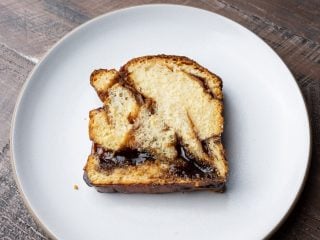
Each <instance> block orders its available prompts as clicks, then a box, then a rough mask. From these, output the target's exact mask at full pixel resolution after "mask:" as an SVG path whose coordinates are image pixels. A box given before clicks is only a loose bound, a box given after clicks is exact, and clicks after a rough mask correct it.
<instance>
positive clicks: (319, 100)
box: [0, 0, 320, 239]
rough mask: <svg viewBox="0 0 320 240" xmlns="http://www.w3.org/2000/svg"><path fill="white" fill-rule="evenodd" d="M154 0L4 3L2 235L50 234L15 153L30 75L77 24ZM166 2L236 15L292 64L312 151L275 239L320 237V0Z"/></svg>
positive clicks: (0, 44)
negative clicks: (17, 174) (13, 130)
mask: <svg viewBox="0 0 320 240" xmlns="http://www.w3.org/2000/svg"><path fill="white" fill-rule="evenodd" d="M153 2H159V1H149V0H135V1H130V0H125V1H102V0H93V1H85V0H81V1H77V0H66V1H63V0H25V1H23V0H1V2H0V150H1V152H0V239H48V237H47V234H46V233H45V231H44V230H43V229H41V227H40V226H38V225H37V223H36V222H35V220H34V219H33V218H32V216H31V215H30V214H29V212H28V210H27V209H26V207H25V205H24V204H23V202H22V200H21V197H20V195H19V193H18V190H17V186H16V183H15V181H14V179H13V172H12V168H11V163H10V155H9V149H10V144H9V131H10V122H11V117H12V112H13V108H14V105H15V102H16V98H17V95H18V93H19V91H20V89H21V86H22V84H23V82H24V81H25V80H26V78H27V76H28V74H29V73H30V71H31V70H32V69H33V68H34V66H35V65H36V64H37V62H39V59H40V58H41V57H42V56H43V55H44V54H45V53H46V52H47V51H48V49H49V48H50V47H51V46H52V45H53V44H54V43H55V42H57V41H58V40H59V39H60V38H61V37H63V36H64V35H65V34H66V33H68V32H69V31H70V30H72V29H73V28H75V27H76V26H78V25H80V24H82V23H84V22H86V21H88V20H89V19H91V18H94V17H96V16H98V15H100V14H103V13H106V12H109V11H112V10H116V9H119V8H123V7H127V6H132V5H138V4H143V3H153ZM160 2H161V1H160ZM162 2H167V3H179V4H184V5H190V6H195V7H199V8H203V9H207V10H210V11H213V12H216V13H218V14H221V15H223V16H226V17H228V18H231V19H233V20H234V21H236V22H238V23H240V24H242V25H243V26H245V27H247V28H249V29H250V30H251V31H253V32H255V33H256V34H258V35H259V36H260V37H261V38H263V39H264V40H265V41H266V42H267V43H268V44H269V45H270V46H271V47H272V48H273V49H274V50H275V51H276V52H277V53H278V54H279V55H280V56H281V58H282V59H283V60H284V61H285V63H286V64H287V65H288V66H289V68H290V69H291V71H292V72H293V74H294V76H295V78H296V80H297V82H298V84H299V86H300V88H301V90H302V92H303V95H304V97H305V100H306V102H307V107H308V110H309V113H310V118H311V125H312V131H313V151H312V159H311V168H310V173H309V176H308V179H307V182H306V186H305V189H304V191H303V193H302V195H301V197H300V200H299V201H298V203H297V205H296V207H295V208H294V210H293V211H292V213H291V214H290V216H289V217H288V219H287V221H286V222H285V223H284V224H283V225H282V226H281V227H280V229H279V230H278V231H277V232H276V233H275V234H274V236H273V237H272V239H320V1H319V0H307V1H301V0H291V1H290V0H269V1H267V0H265V1H263V0H249V1H242V0H213V1H186V0H185V1H183V0H177V1H162ZM252 227H254V226H252Z"/></svg>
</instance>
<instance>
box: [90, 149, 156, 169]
mask: <svg viewBox="0 0 320 240" xmlns="http://www.w3.org/2000/svg"><path fill="white" fill-rule="evenodd" d="M94 150H95V153H96V154H97V155H98V156H99V161H100V162H99V165H100V167H101V168H102V169H105V170H111V169H113V168H115V167H122V166H136V165H140V164H142V163H144V162H145V161H146V160H153V157H152V156H151V155H150V154H149V153H148V152H140V151H138V150H136V149H122V150H120V151H118V152H112V151H107V150H105V149H104V148H103V147H101V146H98V145H95V147H94Z"/></svg>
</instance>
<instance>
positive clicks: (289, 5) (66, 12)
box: [0, 0, 320, 58]
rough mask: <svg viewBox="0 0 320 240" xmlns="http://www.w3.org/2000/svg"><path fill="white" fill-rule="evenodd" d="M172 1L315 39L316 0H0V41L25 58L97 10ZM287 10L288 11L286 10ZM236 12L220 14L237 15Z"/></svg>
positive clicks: (39, 53)
mask: <svg viewBox="0 0 320 240" xmlns="http://www.w3.org/2000/svg"><path fill="white" fill-rule="evenodd" d="M159 2H161V3H175V4H183V5H190V6H195V7H200V8H204V9H208V10H211V11H215V12H219V13H220V14H222V15H224V14H225V11H224V10H227V11H229V10H232V12H234V13H237V15H239V16H241V18H243V17H246V16H249V17H257V18H259V19H262V20H264V21H266V22H269V24H276V25H278V26H281V27H284V28H287V29H290V30H291V32H292V33H294V34H296V35H298V36H303V37H305V38H310V40H314V41H319V38H320V37H319V35H320V34H319V32H320V23H319V22H320V20H319V16H320V14H319V13H318V12H317V11H318V9H319V4H320V1H317V0H309V1H289V0H286V1H279V0H273V1H272V2H270V1H262V0H250V1H240V0H214V1H191V0H164V1H159V0H135V1H112V0H107V1H103V0H91V1H83V0H82V1H77V0H68V1H65V0H42V1H38V0H26V1H17V0H4V1H1V2H0V42H3V43H4V44H6V45H7V46H9V47H10V48H11V49H14V50H15V51H17V52H19V53H21V54H23V55H25V56H29V57H33V58H40V57H41V56H42V55H43V54H44V53H45V52H46V51H47V50H48V49H49V48H50V47H51V46H52V45H53V44H54V43H55V42H56V41H58V40H59V39H60V38H61V37H62V36H64V35H65V34H66V33H68V32H69V31H70V30H72V29H73V28H75V27H76V26H78V25H80V24H81V23H83V22H85V21H87V20H89V19H91V18H93V17H96V16H98V15H101V14H103V13H106V12H109V11H112V10H116V9H120V8H124V7H129V6H133V5H139V4H145V3H147V4H149V3H159ZM288 13H289V14H288ZM237 15H235V16H230V15H228V14H226V16H228V17H231V19H234V20H237Z"/></svg>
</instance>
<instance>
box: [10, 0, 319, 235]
mask: <svg viewBox="0 0 320 240" xmlns="http://www.w3.org/2000/svg"><path fill="white" fill-rule="evenodd" d="M157 7H168V8H177V7H178V8H181V9H183V8H185V9H187V8H188V9H193V10H196V11H203V12H206V13H210V14H213V15H216V16H217V17H219V18H222V19H223V20H224V21H228V22H232V23H233V24H234V25H237V26H238V27H239V28H241V29H242V30H245V31H246V32H247V33H248V34H251V35H254V36H255V37H256V38H257V39H259V40H260V41H261V42H263V43H264V45H265V47H267V48H268V49H269V50H271V51H272V52H273V54H275V55H276V56H277V57H278V59H279V60H280V62H281V63H282V64H283V67H285V68H286V69H287V70H288V73H289V75H290V76H291V78H292V80H293V82H294V85H295V87H296V88H297V90H298V94H299V95H300V98H301V99H302V102H303V108H304V111H305V115H306V117H307V125H308V126H307V130H308V132H307V133H306V134H308V135H309V136H308V145H309V149H308V159H307V162H306V168H305V170H304V176H303V179H302V181H301V183H300V186H299V188H298V191H297V193H296V194H295V196H294V199H293V201H292V203H291V204H290V206H289V207H288V209H287V211H286V213H285V214H284V215H283V216H282V217H281V218H280V219H279V220H278V222H277V223H276V224H275V225H274V227H273V229H272V230H271V231H270V232H269V233H268V234H267V235H266V236H264V237H263V239H268V238H269V237H271V236H272V234H273V233H275V232H276V231H277V230H278V229H279V228H280V227H281V225H282V224H283V223H284V222H285V221H286V219H287V218H288V216H289V215H290V213H291V212H292V210H293V209H294V207H295V206H296V204H297V202H298V200H299V198H300V196H301V193H302V192H303V189H304V187H305V184H306V180H307V177H308V175H309V170H310V163H311V153H312V145H313V144H312V128H311V120H310V116H309V111H308V108H307V105H306V100H305V98H304V96H303V94H302V91H301V89H300V87H299V85H298V82H297V80H296V78H295V77H294V75H293V74H292V72H291V70H290V69H289V67H288V66H287V64H286V63H285V62H284V61H283V60H282V58H281V57H280V56H279V54H278V53H277V52H276V51H275V50H273V48H272V47H271V46H270V45H269V44H267V43H266V41H264V40H263V39H262V38H261V37H260V36H259V35H257V34H256V33H254V32H252V31H251V30H250V29H248V28H247V27H245V26H243V25H241V24H240V23H238V22H236V21H234V20H232V19H230V18H228V17H225V16H223V15H220V14H218V13H216V12H213V11H210V10H207V9H204V8H200V7H194V6H190V5H182V4H174V3H169V4H168V3H150V4H137V5H133V6H129V7H124V8H120V9H116V10H111V11H109V12H105V13H103V14H101V15H98V16H96V17H94V18H92V19H90V20H88V21H86V22H84V23H82V24H80V25H79V26H77V27H75V28H74V29H72V30H71V31H69V32H68V33H66V34H65V35H64V36H63V37H62V38H60V39H59V40H58V41H57V42H56V43H55V44H53V45H52V46H51V47H50V48H49V49H48V50H47V51H46V52H45V54H44V55H43V56H42V57H40V59H39V61H38V62H37V63H36V65H35V66H34V67H33V69H32V70H31V72H30V73H29V74H28V77H27V78H26V80H25V82H24V83H23V85H22V87H21V89H20V91H19V94H18V96H17V99H16V103H15V106H14V110H13V114H12V118H11V124H10V133H9V134H10V138H9V144H10V155H9V157H10V160H9V161H10V163H11V166H12V172H13V178H14V180H15V183H16V186H17V188H18V192H19V195H20V196H21V198H22V200H23V203H24V205H25V207H26V208H27V209H28V211H29V213H30V215H31V216H32V218H33V220H34V221H35V222H36V225H38V226H40V227H41V228H42V230H43V231H44V232H45V233H46V234H47V235H49V237H50V238H53V239H58V238H57V236H56V235H55V234H54V233H53V231H51V229H50V228H49V227H48V226H46V224H45V223H44V221H43V220H42V219H41V218H40V217H39V216H38V215H37V214H36V211H35V210H34V209H33V208H32V207H31V203H30V201H29V200H28V197H27V195H26V194H25V193H24V190H23V187H22V182H21V181H20V179H19V176H18V172H17V169H16V160H15V157H14V140H13V139H14V132H15V128H16V119H17V112H18V110H19V107H20V104H21V100H22V97H23V95H24V93H25V90H26V89H27V87H28V85H29V83H30V81H31V79H32V76H33V75H34V73H35V72H36V71H37V70H38V69H39V68H40V67H41V66H42V65H43V64H44V62H45V60H46V59H47V58H48V57H49V56H50V55H51V54H52V52H53V51H54V49H55V48H56V47H57V46H59V45H60V44H62V43H63V42H64V41H65V40H66V39H67V38H69V37H70V36H71V35H73V34H74V33H76V32H77V31H79V30H81V29H82V28H84V27H86V26H88V25H90V24H92V23H93V22H96V21H99V20H100V19H102V18H104V17H110V16H112V15H114V14H119V13H122V12H130V11H134V10H135V9H142V8H145V9H147V8H157Z"/></svg>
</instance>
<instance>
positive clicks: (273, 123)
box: [12, 5, 310, 240]
mask: <svg viewBox="0 0 320 240" xmlns="http://www.w3.org/2000/svg"><path fill="white" fill-rule="evenodd" d="M160 53H164V54H175V55H185V56H188V57H190V58H192V59H194V60H196V61H197V62H199V63H200V64H202V65H203V66H205V67H207V68H209V69H210V70H212V71H213V72H215V73H217V74H218V75H219V76H221V77H222V79H223V83H224V88H223V90H224V94H225V117H226V124H225V133H224V139H225V145H226V149H227V156H228V159H229V162H230V179H229V182H228V188H227V191H226V192H225V193H223V194H217V193H212V192H201V193H188V194H183V193H176V194H165V195H143V194H134V195H125V194H100V193H97V192H96V191H95V190H94V189H93V188H89V187H88V186H87V185H86V184H85V183H84V181H83V180H82V173H83V172H82V168H83V166H84V164H85V162H86V158H87V155H88V154H89V152H90V146H91V144H90V141H89V139H88V130H87V125H88V111H89V110H90V109H93V108H95V107H97V106H99V105H101V103H100V101H99V100H98V98H97V96H96V94H95V92H94V90H93V89H92V87H90V85H89V75H90V73H91V72H92V71H93V70H94V69H98V68H119V67H120V66H121V65H122V64H124V63H125V62H126V61H127V60H129V59H131V58H133V57H137V56H141V55H148V54H160ZM309 148H310V130H309V122H308V115H307V112H306V108H305V105H304V101H303V98H302V95H301V93H300V91H299V88H298V86H297V84H296V82H295V80H294V78H293V77H292V75H291V73H290V72H289V71H288V69H287V67H286V66H285V64H284V63H283V62H282V61H281V59H280V58H279V57H278V56H277V55H276V54H275V53H274V52H273V51H272V50H271V49H270V48H269V47H268V46H267V45H266V44H265V43H264V42H263V41H262V40H261V39H259V38H258V37H257V36H255V35H254V34H252V33H251V32H250V31H248V30H246V29H245V28H243V27H241V26H240V25H238V24H236V23H234V22H232V21H230V20H228V19H226V18H224V17H221V16H219V15H216V14H213V13H211V12H207V11H204V10H200V9H195V8H190V7H183V6H175V5H149V6H141V7H134V8H129V9H125V10H121V11H117V12H114V13H110V14H107V15H104V16H101V17H99V18H97V19H94V20H93V21H90V22H89V23H86V24H84V25H83V26H81V27H79V28H77V29H76V30H75V31H73V32H72V33H70V34H68V35H67V36H66V37H65V38H63V39H62V40H61V41H60V42H59V43H58V44H57V45H56V46H55V47H54V48H53V49H52V50H51V51H50V52H49V53H48V54H47V56H46V57H45V58H44V59H43V60H42V61H41V62H40V63H39V64H38V66H37V67H36V68H35V70H34V71H33V72H32V74H31V75H30V77H29V79H28V81H27V83H26V84H25V87H24V91H23V93H22V94H21V96H20V98H19V100H18V104H17V107H16V111H15V117H14V119H13V129H12V156H13V161H14V165H15V171H16V175H17V181H18V183H19V185H20V187H21V190H22V193H23V195H24V196H25V199H26V202H27V203H28V205H29V206H30V208H31V209H32V211H33V212H34V213H35V215H36V216H37V217H38V219H39V220H40V222H41V223H42V224H43V225H44V226H45V227H46V229H48V231H49V232H50V233H51V234H52V235H54V236H55V237H57V238H59V239H138V238H139V239H141V240H142V239H150V238H152V239H161V240H163V239H172V238H174V239H183V240H187V239H213V238H214V239H235V238H236V239H260V238H263V237H266V236H267V235H268V234H270V233H271V232H272V231H273V230H274V229H275V228H276V227H277V226H278V225H279V223H280V222H281V221H282V220H283V219H284V217H285V216H286V215H287V213H288V212H289V210H290V209H291V208H292V206H293V204H294V202H295V200H296V199H297V196H298V194H299V192H300V191H301V188H302V185H303V182H304V178H305V175H306V171H307V167H308V158H309V150H310V149H309ZM74 184H78V185H79V190H78V191H76V190H74V189H73V185H74Z"/></svg>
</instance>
